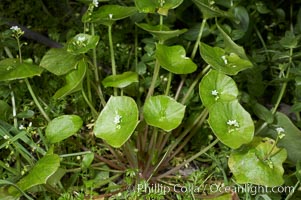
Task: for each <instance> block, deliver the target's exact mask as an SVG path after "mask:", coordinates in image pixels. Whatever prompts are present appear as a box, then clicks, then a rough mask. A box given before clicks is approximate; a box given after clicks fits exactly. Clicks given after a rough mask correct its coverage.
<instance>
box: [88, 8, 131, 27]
mask: <svg viewBox="0 0 301 200" xmlns="http://www.w3.org/2000/svg"><path fill="white" fill-rule="evenodd" d="M136 12H137V8H136V7H126V6H119V5H104V6H101V7H100V8H99V9H98V10H96V11H94V12H93V13H92V16H91V21H92V22H95V23H100V24H103V25H106V26H111V25H112V24H113V23H114V22H115V21H117V20H120V19H124V18H127V17H129V16H131V15H133V14H135V13H136Z"/></svg>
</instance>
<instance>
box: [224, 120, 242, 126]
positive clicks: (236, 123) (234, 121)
mask: <svg viewBox="0 0 301 200" xmlns="http://www.w3.org/2000/svg"><path fill="white" fill-rule="evenodd" d="M227 124H228V125H229V126H235V127H239V124H238V122H237V121H236V119H234V120H228V121H227Z"/></svg>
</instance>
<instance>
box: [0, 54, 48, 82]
mask: <svg viewBox="0 0 301 200" xmlns="http://www.w3.org/2000/svg"><path fill="white" fill-rule="evenodd" d="M42 72H43V68H41V67H39V66H37V65H34V64H29V63H20V61H19V60H18V59H14V58H7V59H4V60H1V61H0V81H11V80H16V79H23V78H29V77H33V76H40V75H41V73H42Z"/></svg>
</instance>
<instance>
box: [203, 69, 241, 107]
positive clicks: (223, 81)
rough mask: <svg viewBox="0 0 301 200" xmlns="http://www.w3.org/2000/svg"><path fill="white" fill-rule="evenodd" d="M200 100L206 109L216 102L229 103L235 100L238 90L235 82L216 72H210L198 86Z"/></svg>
mask: <svg viewBox="0 0 301 200" xmlns="http://www.w3.org/2000/svg"><path fill="white" fill-rule="evenodd" d="M199 93H200V97H201V100H202V102H203V104H204V106H206V107H210V106H211V105H212V104H214V103H216V102H229V101H232V100H235V99H236V98H237V95H238V89H237V86H236V83H235V81H234V80H233V79H232V78H231V77H229V76H227V75H225V74H224V73H221V72H218V71H216V70H210V71H209V72H208V73H207V74H206V75H205V76H204V77H203V79H202V81H201V83H200V85H199Z"/></svg>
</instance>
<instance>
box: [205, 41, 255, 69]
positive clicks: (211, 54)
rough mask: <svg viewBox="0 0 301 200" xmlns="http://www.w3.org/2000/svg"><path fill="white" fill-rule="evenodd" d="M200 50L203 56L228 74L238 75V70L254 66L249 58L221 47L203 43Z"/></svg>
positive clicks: (214, 66)
mask: <svg viewBox="0 0 301 200" xmlns="http://www.w3.org/2000/svg"><path fill="white" fill-rule="evenodd" d="M200 52H201V56H202V58H203V59H204V60H205V61H206V62H207V63H208V64H209V65H211V66H212V67H213V68H214V69H216V70H218V71H222V72H224V73H225V74H228V75H236V74H237V73H238V72H240V71H243V70H245V69H247V68H250V67H253V65H252V63H251V62H250V61H249V60H246V59H243V58H241V57H239V56H238V55H237V54H236V53H229V54H228V53H226V51H225V50H223V49H222V48H219V47H211V46H209V45H207V44H204V43H201V45H200Z"/></svg>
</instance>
